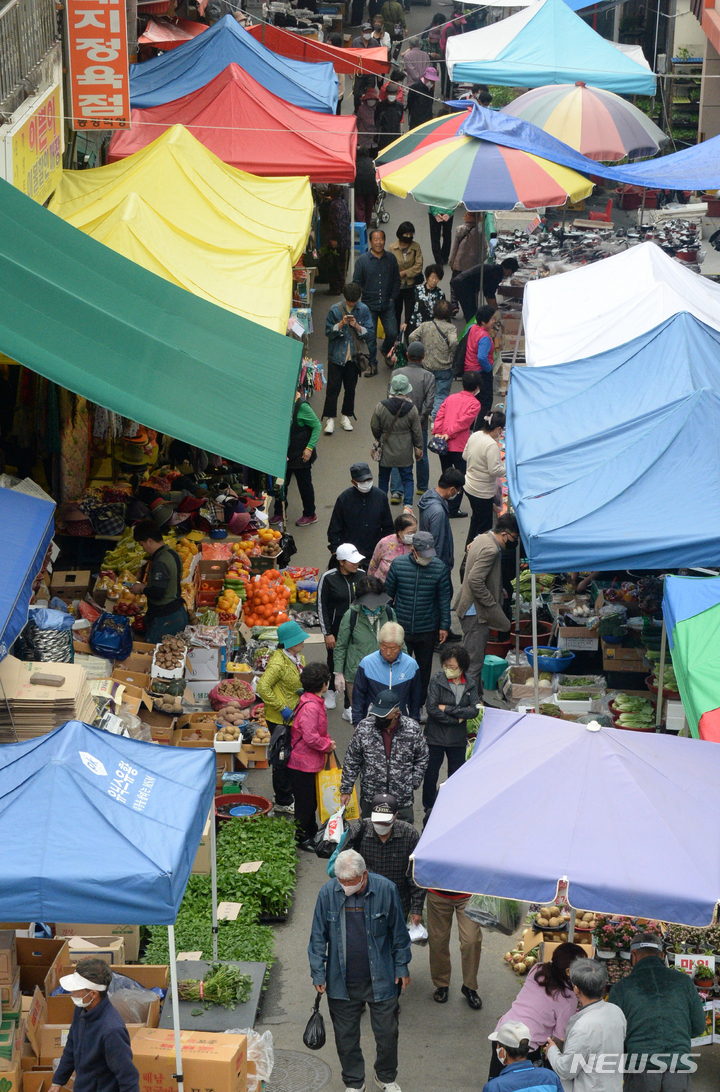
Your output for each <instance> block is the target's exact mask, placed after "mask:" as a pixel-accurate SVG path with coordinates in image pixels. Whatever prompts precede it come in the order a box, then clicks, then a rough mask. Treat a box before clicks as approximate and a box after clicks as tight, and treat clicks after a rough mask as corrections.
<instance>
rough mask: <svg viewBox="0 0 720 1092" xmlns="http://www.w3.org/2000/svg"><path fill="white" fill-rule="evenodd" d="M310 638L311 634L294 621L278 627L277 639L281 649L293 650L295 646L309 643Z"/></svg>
mask: <svg viewBox="0 0 720 1092" xmlns="http://www.w3.org/2000/svg"><path fill="white" fill-rule="evenodd" d="M309 636H310V634H309V633H306V632H305V630H304V629H303V628H302V626H300V625H298V623H297V622H294V621H290V622H283V624H282V625H281V626H278V630H277V639H278V645H279V646H280V648H292V647H293V645H299V644H301V643H302V642H303V641H307V639H308V637H309Z"/></svg>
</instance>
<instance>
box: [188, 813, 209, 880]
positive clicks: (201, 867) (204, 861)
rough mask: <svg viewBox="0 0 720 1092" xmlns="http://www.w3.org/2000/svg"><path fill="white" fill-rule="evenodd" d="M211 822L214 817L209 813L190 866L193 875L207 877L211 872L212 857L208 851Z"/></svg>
mask: <svg viewBox="0 0 720 1092" xmlns="http://www.w3.org/2000/svg"><path fill="white" fill-rule="evenodd" d="M213 821H214V817H213V813H212V811H211V812H210V814H209V815H208V820H207V823H206V824H205V826H204V828H203V832H202V838H201V839H200V845H199V846H198V851H197V853H196V854H195V861H194V863H193V866H192V872H193V873H194V874H195V875H200V876H209V875H210V873H211V871H212V857H211V851H210V824H211V823H212V822H213Z"/></svg>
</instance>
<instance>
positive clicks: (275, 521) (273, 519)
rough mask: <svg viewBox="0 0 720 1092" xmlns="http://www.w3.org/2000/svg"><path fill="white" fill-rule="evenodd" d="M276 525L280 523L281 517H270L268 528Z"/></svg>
mask: <svg viewBox="0 0 720 1092" xmlns="http://www.w3.org/2000/svg"><path fill="white" fill-rule="evenodd" d="M278 523H282V516H271V517H270V526H271V527H275V526H276V525H277V524H278Z"/></svg>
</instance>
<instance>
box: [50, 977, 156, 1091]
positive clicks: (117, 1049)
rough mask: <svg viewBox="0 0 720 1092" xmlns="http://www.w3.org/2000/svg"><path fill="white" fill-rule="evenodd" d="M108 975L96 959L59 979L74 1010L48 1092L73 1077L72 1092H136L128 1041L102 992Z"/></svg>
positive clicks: (109, 979)
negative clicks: (70, 999) (69, 997)
mask: <svg viewBox="0 0 720 1092" xmlns="http://www.w3.org/2000/svg"><path fill="white" fill-rule="evenodd" d="M111 982H112V971H111V970H110V967H109V966H108V964H107V963H104V962H103V960H101V959H81V960H80V962H79V963H77V964H76V966H75V970H74V973H73V974H68V975H65V976H64V977H63V978H61V979H60V985H61V986H62V988H63V989H64V990H67V992H68V993H69V994H70V995H71V997H72V999H73V1004H74V1005H75V1007H76V1011H75V1014H74V1016H73V1021H72V1024H71V1026H70V1031H69V1033H68V1037H67V1042H66V1043H65V1049H64V1050H63V1053H62V1057H61V1059H60V1061H59V1062H58V1066H57V1069H56V1070H55V1073H54V1076H53V1083H52V1085H51V1086H50V1092H60V1089H61V1088H62V1087H63V1085H66V1084H67V1082H68V1081H69V1080H70V1077H71V1076H72V1074H73V1073H74V1074H75V1084H74V1088H75V1090H76V1092H138V1090H139V1088H140V1074H139V1073H138V1071H137V1069H136V1068H135V1065H134V1064H133V1055H132V1047H131V1046H130V1036H129V1034H128V1030H127V1028H126V1026H125V1022H124V1021H123V1018H122V1016H121V1015H120V1013H119V1012H118V1011H117V1009H115V1008H113V1006H112V1004H111V1003H110V998H109V997H108V995H107V989H108V986H109V985H110V983H111Z"/></svg>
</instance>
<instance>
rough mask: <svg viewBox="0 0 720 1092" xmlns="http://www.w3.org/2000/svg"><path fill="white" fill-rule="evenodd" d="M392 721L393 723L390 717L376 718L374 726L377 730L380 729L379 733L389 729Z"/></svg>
mask: <svg viewBox="0 0 720 1092" xmlns="http://www.w3.org/2000/svg"><path fill="white" fill-rule="evenodd" d="M392 721H393V718H392V717H378V716H376V717H375V724H376V725H377V727H378V728H380V730H381V731H382V730H383V729H385V728H389V727H390V725H391V724H392Z"/></svg>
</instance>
